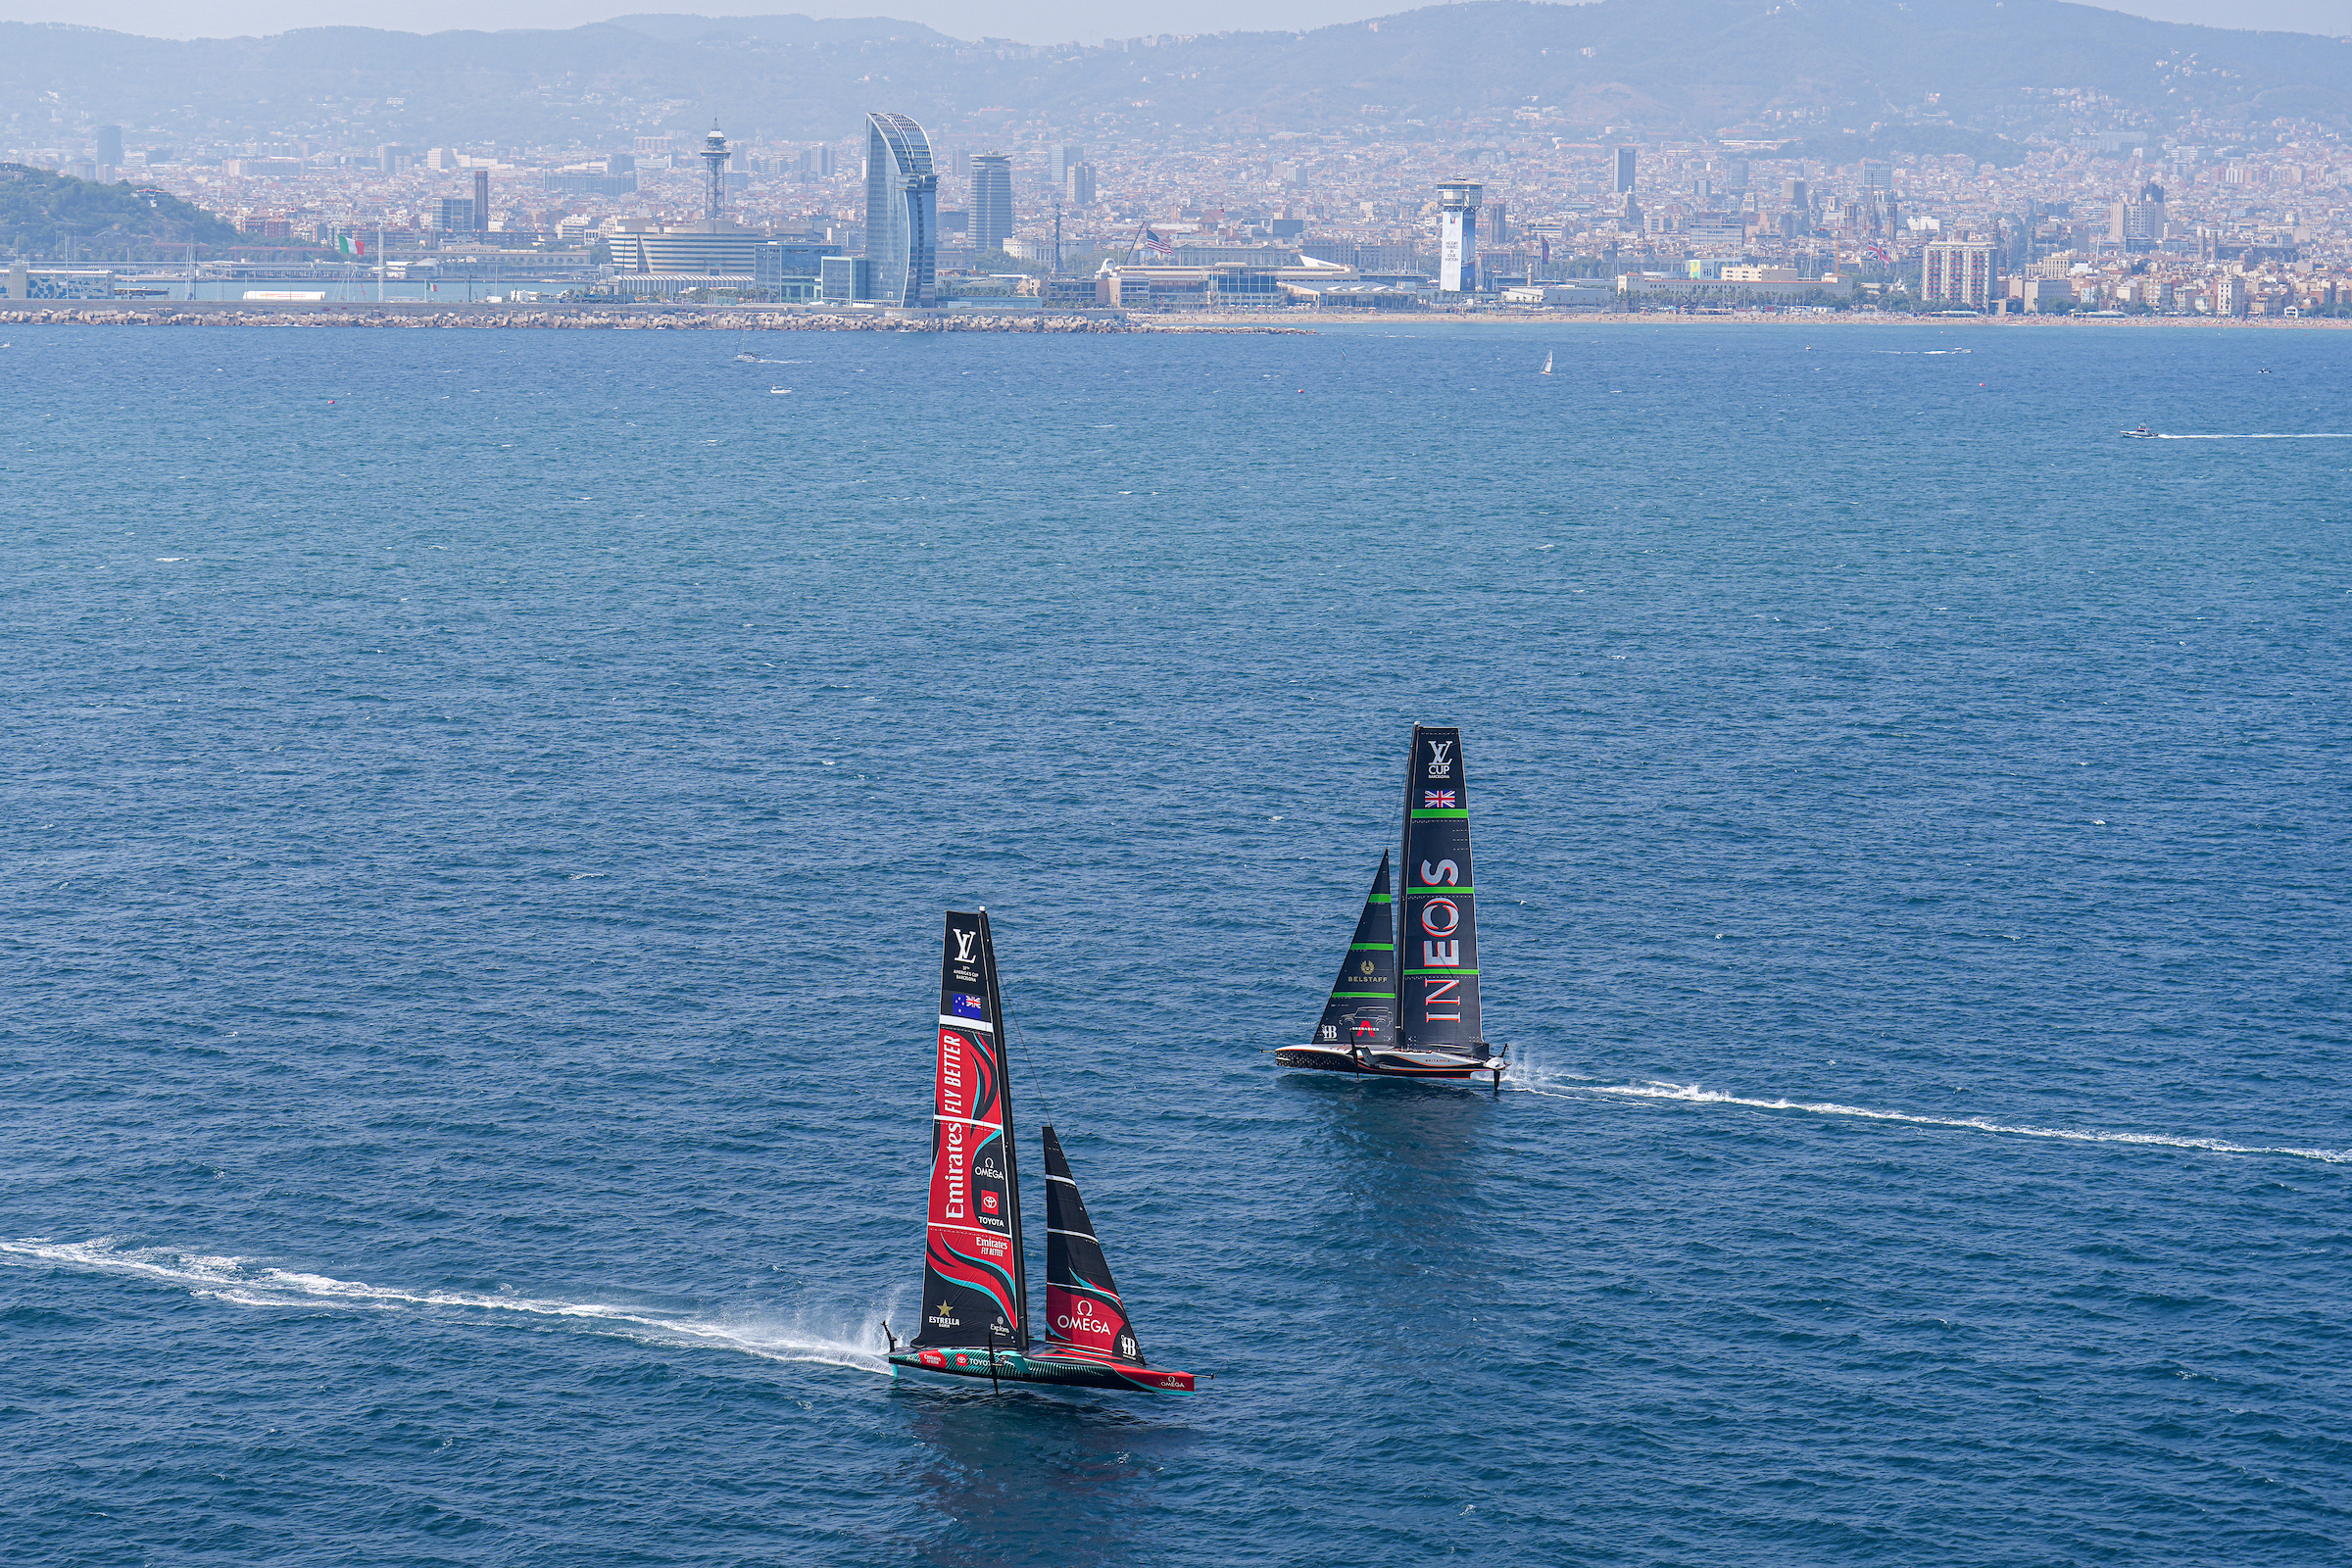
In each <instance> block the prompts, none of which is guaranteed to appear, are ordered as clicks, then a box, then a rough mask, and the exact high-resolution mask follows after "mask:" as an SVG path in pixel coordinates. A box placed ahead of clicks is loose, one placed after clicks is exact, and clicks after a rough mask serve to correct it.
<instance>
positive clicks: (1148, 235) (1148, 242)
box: [1143, 228, 1176, 260]
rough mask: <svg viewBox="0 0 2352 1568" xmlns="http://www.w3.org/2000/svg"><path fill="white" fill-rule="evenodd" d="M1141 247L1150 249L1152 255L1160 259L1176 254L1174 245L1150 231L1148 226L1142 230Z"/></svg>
mask: <svg viewBox="0 0 2352 1568" xmlns="http://www.w3.org/2000/svg"><path fill="white" fill-rule="evenodd" d="M1143 247H1144V249H1146V250H1148V251H1150V252H1151V253H1152V255H1154V256H1157V257H1159V258H1161V259H1162V260H1165V259H1166V258H1168V257H1170V256H1173V255H1175V254H1176V247H1175V246H1173V245H1171V244H1169V243H1168V242H1167V241H1166V240H1164V239H1161V238H1160V237H1159V236H1158V235H1157V234H1154V233H1152V230H1151V229H1149V228H1146V229H1145V230H1144V238H1143Z"/></svg>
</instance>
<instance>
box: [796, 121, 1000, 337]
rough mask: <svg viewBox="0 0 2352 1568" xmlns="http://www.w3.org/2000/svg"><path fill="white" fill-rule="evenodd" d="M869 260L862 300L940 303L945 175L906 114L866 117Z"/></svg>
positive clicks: (926, 305)
mask: <svg viewBox="0 0 2352 1568" xmlns="http://www.w3.org/2000/svg"><path fill="white" fill-rule="evenodd" d="M1007 205H1010V204H1009V202H1008V203H1007ZM865 262H866V269H865V272H866V276H865V288H866V289H867V290H868V291H869V292H867V293H864V294H862V295H860V296H859V297H860V298H864V299H873V300H880V301H882V302H884V303H885V304H889V305H903V306H908V307H919V308H922V309H929V308H930V307H931V306H933V305H936V304H938V303H939V175H938V173H937V172H935V171H934V170H933V169H932V167H931V138H930V137H928V136H926V135H925V134H924V133H923V127H922V126H920V125H918V124H916V123H914V122H913V121H911V120H909V119H907V117H906V116H905V115H888V114H870V115H867V116H866V117H865ZM828 297H830V296H829V295H828Z"/></svg>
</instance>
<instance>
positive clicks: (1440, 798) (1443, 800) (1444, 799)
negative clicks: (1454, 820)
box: [1421, 790, 1454, 811]
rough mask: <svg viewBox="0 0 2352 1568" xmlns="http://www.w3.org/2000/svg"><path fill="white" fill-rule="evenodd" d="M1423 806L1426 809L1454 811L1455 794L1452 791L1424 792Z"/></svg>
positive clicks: (1422, 795) (1422, 794)
mask: <svg viewBox="0 0 2352 1568" xmlns="http://www.w3.org/2000/svg"><path fill="white" fill-rule="evenodd" d="M1421 805H1422V807H1423V809H1445V810H1448V811H1450V810H1452V809H1454V793H1453V791H1451V790H1423V791H1422V792H1421Z"/></svg>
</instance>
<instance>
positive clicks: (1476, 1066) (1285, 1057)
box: [1274, 1046, 1508, 1085]
mask: <svg viewBox="0 0 2352 1568" xmlns="http://www.w3.org/2000/svg"><path fill="white" fill-rule="evenodd" d="M1274 1065H1276V1066H1277V1067H1303V1068H1306V1069H1307V1070H1309V1071H1312V1072H1352V1073H1361V1074H1363V1075H1364V1076H1365V1077H1368V1078H1428V1079H1434V1080H1436V1081H1438V1082H1442V1083H1466V1082H1470V1081H1473V1080H1476V1079H1480V1078H1490V1077H1491V1078H1492V1079H1493V1080H1494V1081H1495V1083H1496V1084H1497V1085H1499V1084H1500V1083H1501V1082H1502V1075H1503V1073H1504V1072H1505V1071H1506V1070H1507V1068H1508V1063H1507V1062H1505V1061H1504V1060H1503V1058H1502V1057H1500V1056H1490V1057H1488V1058H1486V1059H1485V1060H1483V1061H1478V1060H1472V1059H1471V1058H1469V1057H1466V1056H1452V1057H1446V1056H1438V1055H1436V1054H1423V1053H1418V1052H1416V1053H1414V1054H1412V1055H1410V1056H1407V1055H1403V1054H1398V1053H1395V1052H1385V1051H1373V1052H1367V1053H1365V1054H1363V1055H1361V1056H1358V1055H1357V1054H1355V1053H1354V1052H1351V1051H1333V1050H1331V1049H1329V1048H1328V1047H1323V1046H1285V1047H1283V1048H1282V1049H1281V1050H1280V1051H1277V1052H1275V1053H1274Z"/></svg>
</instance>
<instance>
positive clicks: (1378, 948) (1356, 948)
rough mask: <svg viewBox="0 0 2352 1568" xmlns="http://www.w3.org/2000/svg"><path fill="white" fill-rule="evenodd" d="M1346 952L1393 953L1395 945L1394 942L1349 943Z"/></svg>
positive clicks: (1395, 949)
mask: <svg viewBox="0 0 2352 1568" xmlns="http://www.w3.org/2000/svg"><path fill="white" fill-rule="evenodd" d="M1396 951H1397V944H1396V943H1394V942H1350V943H1348V952H1349V953H1357V952H1362V953H1395V952H1396Z"/></svg>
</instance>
